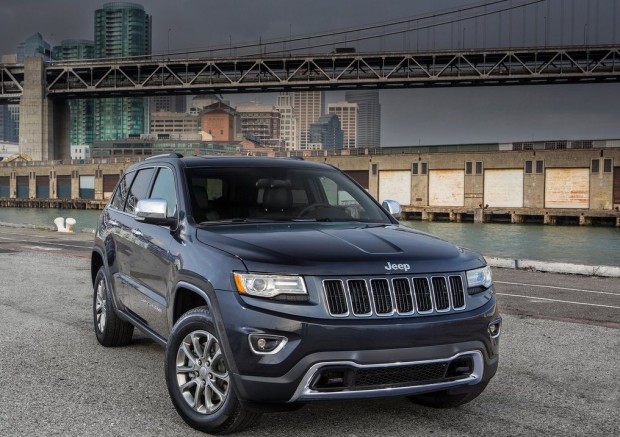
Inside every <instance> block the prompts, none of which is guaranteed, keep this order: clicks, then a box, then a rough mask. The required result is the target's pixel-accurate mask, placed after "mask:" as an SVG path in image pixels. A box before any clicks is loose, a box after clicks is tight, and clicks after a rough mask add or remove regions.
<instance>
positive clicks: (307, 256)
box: [197, 222, 485, 276]
mask: <svg viewBox="0 0 620 437" xmlns="http://www.w3.org/2000/svg"><path fill="white" fill-rule="evenodd" d="M197 239H198V240H199V241H201V242H202V243H204V244H207V245H209V246H212V247H216V248H217V249H220V250H223V251H225V252H228V253H230V254H231V255H234V256H236V257H238V258H240V259H241V260H242V261H243V262H244V263H245V265H246V267H247V269H248V271H253V272H273V273H291V274H304V275H317V276H330V275H351V276H353V275H385V274H398V275H403V274H409V275H410V274H419V273H442V272H455V271H462V270H468V269H474V268H477V267H481V266H483V265H484V264H485V262H484V259H483V258H482V257H481V256H480V255H478V254H477V253H475V252H472V251H469V250H466V249H462V248H459V247H457V246H454V245H453V244H450V243H448V242H446V241H444V240H441V239H440V238H437V237H434V236H432V235H429V234H425V233H423V232H419V231H415V230H413V229H411V228H407V227H405V226H402V225H377V224H369V225H365V224H359V223H356V224H354V225H352V224H350V223H345V224H343V223H315V222H313V223H273V224H271V223H270V224H242V225H217V226H209V227H205V228H199V229H198V230H197Z"/></svg>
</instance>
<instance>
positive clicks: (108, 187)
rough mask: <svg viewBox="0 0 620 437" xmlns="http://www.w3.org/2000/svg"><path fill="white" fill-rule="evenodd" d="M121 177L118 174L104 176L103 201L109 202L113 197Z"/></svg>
mask: <svg viewBox="0 0 620 437" xmlns="http://www.w3.org/2000/svg"><path fill="white" fill-rule="evenodd" d="M118 179H119V175H118V174H104V175H103V199H104V200H108V199H109V198H110V197H112V192H113V191H114V187H116V184H117V182H118Z"/></svg>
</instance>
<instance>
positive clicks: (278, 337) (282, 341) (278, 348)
mask: <svg viewBox="0 0 620 437" xmlns="http://www.w3.org/2000/svg"><path fill="white" fill-rule="evenodd" d="M253 335H254V336H257V337H262V338H270V339H274V340H280V344H279V345H278V346H276V348H275V349H274V350H272V351H269V352H262V351H257V350H256V349H254V345H253V344H252V336H253ZM248 343H250V350H251V351H252V352H254V353H255V354H256V355H275V354H277V353H278V352H280V351H281V350H282V349H284V346H286V343H288V338H286V337H284V336H283V335H273V334H262V333H260V332H253V333H251V334H250V335H248Z"/></svg>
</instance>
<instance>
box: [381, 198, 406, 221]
mask: <svg viewBox="0 0 620 437" xmlns="http://www.w3.org/2000/svg"><path fill="white" fill-rule="evenodd" d="M381 206H383V208H385V210H386V211H387V212H389V213H390V214H392V217H394V218H395V219H396V220H400V214H401V212H402V209H401V207H400V203H398V202H397V201H396V200H389V199H388V200H384V201H383V203H382V204H381Z"/></svg>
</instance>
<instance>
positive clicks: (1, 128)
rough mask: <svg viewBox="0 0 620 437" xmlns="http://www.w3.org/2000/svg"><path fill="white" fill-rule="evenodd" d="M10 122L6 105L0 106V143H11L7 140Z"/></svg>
mask: <svg viewBox="0 0 620 437" xmlns="http://www.w3.org/2000/svg"><path fill="white" fill-rule="evenodd" d="M10 121H11V114H9V108H8V105H4V104H0V141H7V142H8V141H12V140H9V139H8V138H7V137H8V133H9V132H10V124H9V123H10Z"/></svg>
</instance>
